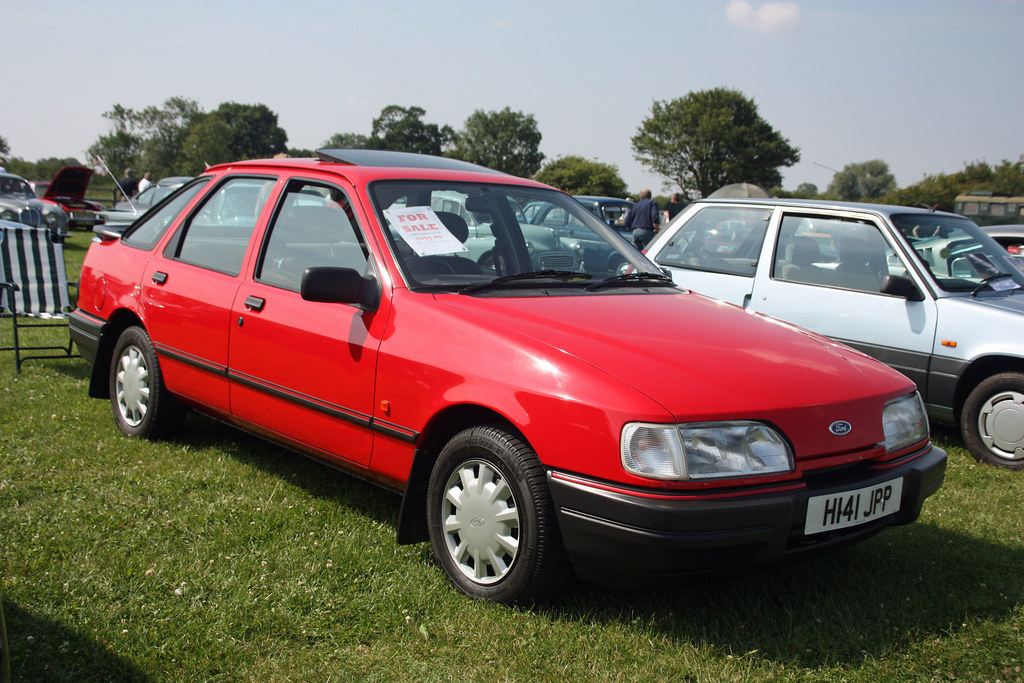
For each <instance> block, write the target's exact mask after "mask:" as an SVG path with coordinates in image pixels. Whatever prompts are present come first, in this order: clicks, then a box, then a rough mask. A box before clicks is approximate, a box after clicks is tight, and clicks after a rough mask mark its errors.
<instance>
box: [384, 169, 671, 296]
mask: <svg viewBox="0 0 1024 683" xmlns="http://www.w3.org/2000/svg"><path fill="white" fill-rule="evenodd" d="M369 190H370V195H371V197H372V198H373V201H374V204H375V205H376V208H377V211H378V214H379V216H380V220H381V225H383V226H384V227H385V233H386V234H387V236H388V238H389V241H390V246H391V250H392V253H393V254H394V255H395V257H396V260H397V261H398V263H399V265H400V267H401V268H402V271H403V274H404V276H405V278H406V281H407V282H408V283H409V285H410V287H414V288H415V287H426V288H442V289H451V290H453V291H458V290H460V289H462V288H465V287H473V286H478V285H481V284H486V283H489V282H493V281H495V280H497V279H499V278H503V279H504V280H506V281H507V280H508V278H512V277H521V276H526V275H530V274H536V273H541V272H557V273H559V277H560V278H561V281H562V282H571V283H581V284H586V283H587V282H593V281H596V280H604V279H607V278H609V277H614V276H616V275H618V274H620V273H621V272H624V271H625V270H628V269H629V268H630V267H632V268H633V269H635V270H637V271H640V272H651V273H657V272H658V271H657V269H656V268H655V267H654V266H653V264H651V263H650V262H649V261H648V260H647V259H646V257H644V256H643V255H642V254H640V253H639V252H638V251H636V250H635V249H634V248H633V247H632V246H631V245H630V244H628V243H627V242H626V241H625V240H623V239H622V238H621V237H620V236H618V235H617V234H615V232H614V231H613V230H611V229H610V228H609V227H608V226H607V225H605V224H604V223H603V222H602V221H601V220H599V219H598V218H597V217H596V216H594V215H593V214H592V213H591V212H590V211H588V210H587V209H586V208H585V207H583V206H582V205H581V204H579V203H578V202H576V201H575V200H573V199H572V198H571V197H569V196H567V195H565V194H563V193H561V192H556V191H553V190H546V189H543V188H531V187H522V186H517V185H502V184H482V183H480V184H477V183H453V182H444V181H422V180H421V181H383V180H382V181H377V182H375V183H372V184H371V186H370V188H369Z"/></svg>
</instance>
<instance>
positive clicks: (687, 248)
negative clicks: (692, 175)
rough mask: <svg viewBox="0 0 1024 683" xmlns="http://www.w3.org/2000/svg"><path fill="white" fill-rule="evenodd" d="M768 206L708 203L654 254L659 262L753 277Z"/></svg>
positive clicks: (765, 227) (768, 215) (766, 220)
mask: <svg viewBox="0 0 1024 683" xmlns="http://www.w3.org/2000/svg"><path fill="white" fill-rule="evenodd" d="M771 214H772V212H771V209H762V208H739V207H710V208H707V209H704V210H702V211H698V212H697V213H696V214H694V215H693V216H692V217H691V218H690V219H689V220H688V221H686V223H684V224H683V225H682V226H680V227H679V229H678V230H677V231H676V233H675V235H673V236H672V239H671V240H670V241H669V242H668V243H667V244H666V245H665V246H664V247H663V248H662V249H661V251H660V252H659V253H658V255H657V256H656V257H655V262H656V263H657V264H658V265H661V266H672V267H676V268H691V269H693V270H707V271H711V272H715V273H727V274H729V275H743V276H745V277H753V276H754V271H755V270H756V268H757V259H758V257H759V256H760V254H761V247H762V245H763V244H764V236H765V232H766V230H767V228H768V219H769V218H770V217H771Z"/></svg>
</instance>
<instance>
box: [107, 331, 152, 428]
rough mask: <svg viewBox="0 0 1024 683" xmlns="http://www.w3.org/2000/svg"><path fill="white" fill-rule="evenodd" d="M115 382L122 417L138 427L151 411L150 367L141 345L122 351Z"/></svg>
mask: <svg viewBox="0 0 1024 683" xmlns="http://www.w3.org/2000/svg"><path fill="white" fill-rule="evenodd" d="M114 383H115V386H114V388H115V391H116V392H117V408H118V410H120V411H121V417H122V418H123V419H124V421H125V422H127V423H128V424H129V425H130V426H132V427H138V426H139V425H140V424H142V421H143V420H144V419H146V413H147V412H148V411H149V368H148V367H147V366H146V357H145V356H144V355H143V353H142V350H141V349H140V348H139V347H137V346H129V347H126V348H125V350H124V351H123V352H122V353H121V357H120V358H119V359H118V363H117V376H116V378H115V380H114Z"/></svg>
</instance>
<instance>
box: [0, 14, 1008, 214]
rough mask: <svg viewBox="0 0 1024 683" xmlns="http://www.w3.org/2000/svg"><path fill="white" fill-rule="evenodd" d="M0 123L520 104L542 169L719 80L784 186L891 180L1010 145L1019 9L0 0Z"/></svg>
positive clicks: (458, 121)
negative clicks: (751, 123) (745, 104)
mask: <svg viewBox="0 0 1024 683" xmlns="http://www.w3.org/2000/svg"><path fill="white" fill-rule="evenodd" d="M0 20H2V23H3V25H4V26H5V31H4V39H3V41H2V47H0V50H2V52H3V54H4V55H5V58H6V62H7V64H8V70H7V73H8V77H7V78H6V79H5V91H6V97H5V98H4V100H5V101H4V105H3V106H2V107H0V136H2V137H3V138H4V139H5V140H6V141H7V143H8V145H9V146H10V154H11V156H15V157H20V158H22V159H26V160H28V161H36V160H38V159H42V158H46V157H60V158H64V157H76V158H78V159H81V160H85V159H86V158H87V155H86V153H85V151H86V150H87V149H88V148H89V146H90V145H92V144H93V143H94V142H95V141H96V140H97V139H98V138H99V136H101V135H104V134H107V133H109V132H110V131H111V128H110V122H109V121H108V120H107V119H106V118H104V117H103V114H104V112H108V111H110V110H111V109H113V107H114V105H115V104H119V105H121V106H123V107H127V108H132V109H135V110H141V109H144V108H145V107H149V106H155V107H161V106H162V105H163V103H164V102H165V101H166V100H167V99H168V98H171V97H184V98H187V99H191V100H195V101H196V102H198V103H199V106H200V108H201V109H203V110H204V111H212V110H214V109H216V108H217V107H218V106H219V105H220V104H221V103H223V102H238V103H241V104H264V105H266V106H267V107H269V108H270V109H271V110H272V111H273V112H275V113H276V114H277V116H278V124H279V125H280V126H281V127H282V128H283V129H284V130H285V131H286V132H287V134H288V146H289V147H293V148H303V149H314V148H316V147H318V146H320V145H321V144H322V143H323V142H324V141H325V140H326V139H328V138H329V137H330V136H332V135H334V134H335V133H361V134H364V135H368V134H369V133H370V129H371V126H372V121H373V119H374V118H375V117H376V116H378V115H379V113H380V111H381V109H383V108H384V107H385V106H387V105H391V104H397V105H400V106H403V107H412V106H418V107H421V108H423V109H424V110H426V114H425V116H424V118H423V120H424V121H425V122H427V123H436V124H438V125H443V124H448V125H450V126H452V127H453V128H455V129H456V130H458V129H460V128H462V125H463V123H464V122H465V120H466V118H467V117H468V116H469V115H470V114H472V113H473V112H474V111H476V110H483V111H497V110H501V109H504V108H505V107H510V108H511V109H512V110H513V111H517V112H521V113H523V114H532V115H533V116H534V117H535V119H536V121H537V126H538V128H539V130H540V132H541V134H542V136H543V139H542V141H541V152H543V153H544V154H545V157H546V160H553V159H555V158H558V157H561V156H567V155H579V156H583V157H585V158H587V159H595V160H597V161H601V162H604V163H608V164H613V165H615V166H616V167H617V168H618V170H619V173H620V175H621V176H622V178H623V179H624V180H625V181H626V184H627V186H628V187H629V188H630V189H631V190H633V191H636V190H638V189H639V188H641V187H650V188H651V189H652V190H653V191H654V192H655V193H656V194H657V193H659V192H663V191H665V192H667V191H670V190H671V189H675V188H668V187H665V186H664V185H663V183H664V180H665V179H664V178H662V177H661V176H657V175H654V174H651V173H649V172H648V171H647V170H646V169H645V167H644V166H642V165H641V164H640V163H639V162H637V161H636V160H635V159H634V158H633V153H632V149H631V145H630V139H631V138H632V136H633V135H635V134H636V132H637V130H638V128H639V126H640V125H641V123H642V121H643V120H644V119H645V118H646V117H648V116H649V115H650V113H651V107H652V104H653V103H654V102H655V101H661V102H667V101H671V100H674V99H677V98H682V97H685V96H686V95H687V94H688V93H690V92H694V91H701V90H709V89H712V88H718V87H725V88H729V89H732V90H737V91H739V92H740V93H742V94H743V96H745V97H747V98H749V99H751V100H753V101H754V103H755V104H756V105H757V108H758V113H759V114H760V115H761V117H762V118H763V119H764V120H765V121H767V122H768V124H769V125H771V126H772V128H774V129H775V130H776V131H777V132H778V133H779V134H780V135H781V136H782V137H783V138H785V139H786V140H787V141H788V142H789V144H790V145H792V146H794V147H796V148H798V149H799V151H800V155H801V161H800V162H799V163H797V164H795V165H794V166H791V167H788V168H783V169H781V171H782V174H783V187H784V188H785V189H788V190H794V189H796V187H797V186H798V185H800V184H802V183H813V184H814V185H816V186H817V187H818V188H819V190H821V191H824V190H825V188H826V187H827V186H828V184H829V183H830V182H831V180H832V176H833V172H834V171H835V170H841V169H842V168H843V167H844V166H846V165H847V164H851V163H860V162H863V161H869V160H873V159H881V160H882V161H884V162H886V163H887V164H888V165H889V170H890V171H891V172H892V173H893V174H894V175H895V177H896V182H897V184H898V185H900V186H906V185H911V184H914V183H916V182H918V181H920V180H922V179H924V178H925V177H926V176H928V175H934V174H937V173H954V172H956V171H959V170H962V169H963V168H964V166H965V165H966V164H968V163H972V162H976V161H984V162H987V163H989V164H990V165H993V166H994V165H997V164H999V163H1001V162H1002V161H1003V160H1009V161H1011V162H1015V161H1017V160H1018V159H1019V158H1021V157H1022V156H1024V39H1022V34H1024V0H971V1H970V2H967V1H966V0H795V1H787V2H760V1H759V0H699V1H698V0H618V1H615V2H609V1H606V0H594V1H591V2H584V1H582V0H578V1H577V0H546V1H539V0H513V1H510V0H505V1H488V0H468V1H464V0H433V1H431V2H427V1H424V0H372V1H370V2H365V1H364V2H351V1H349V0H290V1H287V2H282V1H281V0H273V1H271V0H244V1H235V0H203V1H199V0H173V1H170V0H163V1H162V2H144V1H142V0H133V1H131V2H127V1H122V0H92V1H91V2H83V1H81V0H47V1H45V2H39V1H35V0H33V1H30V2H24V1H23V0H0Z"/></svg>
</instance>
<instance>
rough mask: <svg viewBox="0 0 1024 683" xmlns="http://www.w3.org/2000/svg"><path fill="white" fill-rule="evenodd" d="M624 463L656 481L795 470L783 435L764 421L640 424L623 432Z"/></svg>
mask: <svg viewBox="0 0 1024 683" xmlns="http://www.w3.org/2000/svg"><path fill="white" fill-rule="evenodd" d="M620 450H621V458H622V466H623V467H624V468H626V470H627V471H628V472H631V473H633V474H636V475H638V476H641V477H650V478H652V479H673V480H679V481H686V480H693V479H713V478H721V477H747V476H753V475H758V474H778V473H780V472H789V471H791V470H792V469H793V453H792V451H791V450H790V448H789V444H788V443H786V440H785V439H783V438H782V436H781V435H780V434H779V433H778V432H777V431H775V430H774V429H772V428H771V427H769V426H768V425H765V424H761V423H760V422H747V421H735V422H700V423H693V424H679V425H662V424H649V423H642V422H632V423H630V424H627V425H626V426H625V427H624V428H623V430H622V442H621V447H620Z"/></svg>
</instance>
